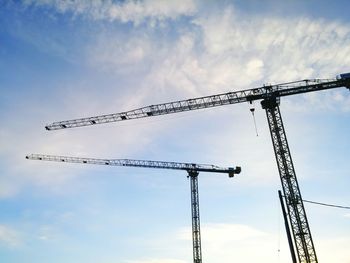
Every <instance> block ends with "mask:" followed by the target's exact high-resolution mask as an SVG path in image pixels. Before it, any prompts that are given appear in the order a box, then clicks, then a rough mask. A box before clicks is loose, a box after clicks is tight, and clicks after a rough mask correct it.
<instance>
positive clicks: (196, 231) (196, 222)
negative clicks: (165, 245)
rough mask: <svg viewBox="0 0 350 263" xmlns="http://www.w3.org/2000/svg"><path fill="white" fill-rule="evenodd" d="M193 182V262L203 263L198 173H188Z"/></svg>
mask: <svg viewBox="0 0 350 263" xmlns="http://www.w3.org/2000/svg"><path fill="white" fill-rule="evenodd" d="M188 176H189V177H190V180H191V209H192V242H193V262H194V263H202V245H201V228H200V219H199V194H198V172H197V171H188Z"/></svg>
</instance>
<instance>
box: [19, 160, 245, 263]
mask: <svg viewBox="0 0 350 263" xmlns="http://www.w3.org/2000/svg"><path fill="white" fill-rule="evenodd" d="M26 159H29V160H40V161H55V162H67V163H83V164H100V165H112V166H127V167H143V168H158V169H174V170H184V171H187V173H188V177H189V178H190V182H191V211H192V243H193V262H194V263H202V246H201V231H200V217H199V192H198V175H199V172H210V173H226V174H228V175H229V177H233V176H234V175H235V174H239V173H240V172H241V167H239V166H236V167H235V168H233V167H229V168H222V167H219V166H215V165H208V164H194V163H176V162H162V161H147V160H132V159H95V158H80V157H67V156H56V155H43V154H30V155H27V156H26Z"/></svg>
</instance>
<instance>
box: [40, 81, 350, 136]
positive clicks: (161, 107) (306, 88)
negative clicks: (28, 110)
mask: <svg viewBox="0 0 350 263" xmlns="http://www.w3.org/2000/svg"><path fill="white" fill-rule="evenodd" d="M349 82H350V80H343V79H340V80H335V79H331V80H329V79H325V80H321V79H314V80H302V81H295V82H288V83H282V84H277V85H266V86H263V87H260V88H254V89H247V90H241V91H233V92H228V93H222V94H217V95H211V96H205V97H199V98H194V99H187V100H180V101H174V102H168V103H162V104H156V105H150V106H146V107H142V108H139V109H135V110H130V111H125V112H120V113H113V114H106V115H100V116H96V117H88V118H80V119H73V120H68V121H59V122H53V123H52V124H48V125H46V126H45V128H46V129H47V130H59V129H66V128H76V127H82V126H89V125H95V124H103V123H109V122H119V121H125V120H132V119H139V118H145V117H151V116H159V115H165V114H171V113H177V112H184V111H190V110H199V109H205V108H211V107H217V106H224V105H229V104H236V103H241V102H251V101H254V100H261V99H266V98H269V97H282V96H288V95H295V94H299V93H305V92H312V91H318V90H325V89H332V88H337V87H342V86H349V85H350V84H349Z"/></svg>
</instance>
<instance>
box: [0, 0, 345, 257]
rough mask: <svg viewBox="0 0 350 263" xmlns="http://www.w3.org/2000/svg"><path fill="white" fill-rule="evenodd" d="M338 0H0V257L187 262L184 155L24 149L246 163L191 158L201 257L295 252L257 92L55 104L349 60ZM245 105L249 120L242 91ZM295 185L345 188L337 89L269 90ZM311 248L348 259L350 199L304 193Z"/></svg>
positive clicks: (250, 81) (144, 94)
mask: <svg viewBox="0 0 350 263" xmlns="http://www.w3.org/2000/svg"><path fill="white" fill-rule="evenodd" d="M349 9H350V3H349V2H348V1H345V0H343V1H342V0H336V1H320V0H318V1H316V0H308V1H302V0H294V1H292V0H286V1H274V0H266V1H258V0H245V1H239V0H236V1H234V0H233V1H229V0H222V1H210V0H202V1H199V0H177V1H165V0H164V1H162V0H139V1H135V0H127V1H112V0H106V1H101V0H95V1H92V0H75V1H74V0H72V1H70V0H62V1H59V0H37V1H34V0H23V1H15V0H3V1H1V2H0V89H1V92H0V119H1V123H2V125H1V126H0V146H1V147H0V156H1V158H0V207H1V212H0V258H1V259H2V261H3V262H7V263H19V262H28V263H32V262H33V263H34V262H35V263H44V262H51V263H56V262H57V263H58V262H66V263H71V262H72V263H73V262H74V263H76V262H82V263H92V262H101V263H112V262H113V263H116V262H118V263H189V262H192V261H193V260H192V242H191V206H190V185H189V180H188V178H187V174H186V173H185V172H182V171H175V170H174V171H172V170H153V169H141V168H126V167H109V166H94V165H83V164H81V165H80V164H68V163H65V164H61V163H54V162H40V161H31V160H26V159H25V156H26V155H27V154H30V153H39V154H53V155H66V156H80V157H91V158H107V159H117V158H131V159H146V160H161V161H177V162H191V163H205V164H215V165H219V166H222V167H229V166H241V167H242V172H241V174H239V175H236V176H235V177H234V178H229V177H228V176H226V175H221V174H211V173H201V174H200V175H199V195H200V215H201V231H202V253H203V262H208V263H209V262H213V263H214V262H256V261H259V262H261V263H267V262H269V263H275V262H276V263H287V262H291V258H290V255H289V248H288V243H287V239H286V234H285V230H284V223H283V217H282V213H281V209H280V204H279V200H278V194H277V191H278V190H280V189H281V185H280V180H279V176H278V171H277V166H276V162H275V157H274V153H273V149H272V144H271V139H270V134H269V130H268V126H267V121H266V116H265V113H264V111H263V110H262V109H261V106H260V103H259V102H256V103H255V104H253V105H249V104H245V103H243V104H236V105H230V106H223V107H217V108H211V109H206V110H200V111H192V112H186V113H179V114H173V115H165V116H161V117H154V118H147V119H140V120H133V121H127V122H120V123H109V124H104V125H96V126H93V127H81V128H76V129H67V130H58V131H46V130H45V129H44V126H45V125H46V124H49V123H51V122H54V121H61V120H69V119H75V118H80V117H89V116H96V115H100V114H109V113H117V112H121V111H126V110H132V109H135V108H139V107H142V106H147V105H151V104H157V103H163V102H169V101H175V100H180V99H187V98H194V97H198V96H205V95H212V94H217V93H223V92H228V91H235V90H241V89H250V88H254V87H260V86H262V85H264V84H269V83H272V84H274V83H281V82H288V81H295V80H302V79H314V78H334V77H335V76H336V75H337V74H340V73H345V72H350V18H349V15H348V10H349ZM251 107H254V108H255V120H256V126H257V134H258V136H257V134H256V131H255V126H254V119H253V116H252V114H251V112H250V108H251ZM280 109H281V113H282V116H283V121H284V125H285V129H286V133H287V137H288V142H289V146H290V149H291V153H292V158H293V161H294V166H295V169H296V173H297V177H298V181H299V185H300V188H301V193H302V196H303V198H304V199H306V200H312V201H316V202H323V203H330V204H336V205H344V206H349V205H350V192H349V190H348V186H349V183H350V179H349V170H350V163H349V161H348V156H347V154H348V149H349V148H350V141H349V139H348V136H347V135H348V134H349V132H350V124H349V123H350V94H349V90H347V89H345V88H339V89H334V90H329V91H323V92H317V93H310V94H302V95H297V96H291V97H285V98H283V99H281V105H280ZM305 209H306V213H307V217H308V220H309V224H310V228H311V233H312V237H313V240H314V244H315V248H316V253H317V256H318V259H319V261H320V262H337V263H349V262H350V251H349V249H348V247H349V243H350V211H349V210H345V209H335V208H329V207H324V206H317V205H313V204H308V203H305Z"/></svg>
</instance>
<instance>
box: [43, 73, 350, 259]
mask: <svg viewBox="0 0 350 263" xmlns="http://www.w3.org/2000/svg"><path fill="white" fill-rule="evenodd" d="M339 87H346V88H348V89H350V73H345V74H340V75H339V76H337V78H334V79H310V80H302V81H295V82H288V83H282V84H277V85H265V86H262V87H259V88H254V89H247V90H241V91H233V92H227V93H222V94H216V95H211V96H205V97H199V98H193V99H187V100H180V101H173V102H168V103H161V104H156V105H150V106H146V107H142V108H138V109H134V110H129V111H124V112H120V113H114V114H107V115H101V116H96V117H89V118H80V119H73V120H68V121H59V122H54V123H52V124H49V125H47V126H45V128H46V129H47V130H58V129H66V128H75V127H81V126H89V125H95V124H103V123H109V122H119V121H125V120H132V119H139V118H146V117H152V116H159V115H165V114H171V113H178V112H185V111H191V110H199V109H204V108H211V107H218V106H224V105H229V104H237V103H242V102H252V101H255V100H262V106H263V108H264V109H265V111H266V115H267V120H268V124H269V127H270V133H271V138H272V143H273V147H274V150H275V157H276V161H277V166H278V170H279V173H280V179H281V183H282V188H283V191H284V195H285V198H286V203H287V207H288V217H289V220H290V224H291V227H292V233H293V237H294V242H295V245H296V249H297V254H298V259H299V262H300V263H317V257H316V251H315V248H314V244H313V241H312V237H311V232H310V227H309V224H308V220H307V218H306V213H305V209H304V206H303V203H302V198H301V193H300V189H299V186H298V182H297V178H296V175H295V171H294V166H293V162H292V158H291V154H290V150H289V146H288V142H287V136H286V133H285V130H284V128H283V122H282V116H281V114H280V111H279V99H280V97H284V96H290V95H297V94H302V93H308V92H315V91H321V90H327V89H334V88H339Z"/></svg>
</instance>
